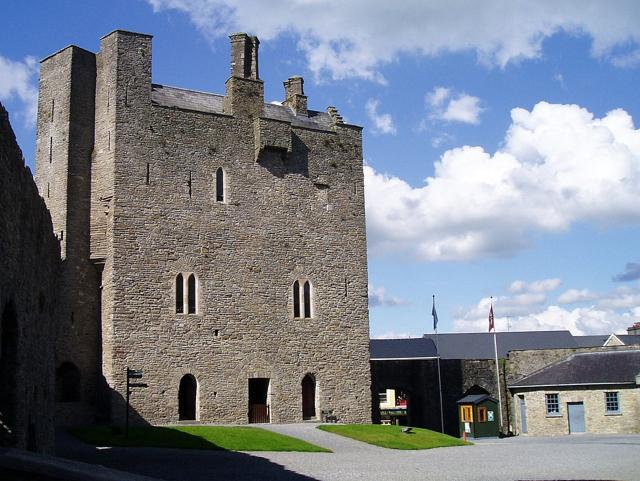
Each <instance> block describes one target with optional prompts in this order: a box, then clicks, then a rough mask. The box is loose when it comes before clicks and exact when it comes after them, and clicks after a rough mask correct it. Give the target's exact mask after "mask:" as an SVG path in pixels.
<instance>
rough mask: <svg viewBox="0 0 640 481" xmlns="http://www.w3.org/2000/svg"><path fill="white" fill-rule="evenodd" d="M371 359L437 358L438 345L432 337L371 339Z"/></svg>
mask: <svg viewBox="0 0 640 481" xmlns="http://www.w3.org/2000/svg"><path fill="white" fill-rule="evenodd" d="M369 342H370V344H369V345H370V348H371V360H372V361H375V360H392V359H393V360H402V359H435V358H436V357H437V354H436V345H435V344H434V343H433V341H432V340H431V339H425V338H423V337H415V338H411V339H371V341H369Z"/></svg>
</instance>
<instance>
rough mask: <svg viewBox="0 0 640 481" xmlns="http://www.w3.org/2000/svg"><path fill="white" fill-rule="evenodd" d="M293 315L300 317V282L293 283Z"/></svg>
mask: <svg viewBox="0 0 640 481" xmlns="http://www.w3.org/2000/svg"><path fill="white" fill-rule="evenodd" d="M293 317H300V283H299V282H298V281H295V282H294V283H293Z"/></svg>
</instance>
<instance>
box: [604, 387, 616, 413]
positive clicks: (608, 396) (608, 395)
mask: <svg viewBox="0 0 640 481" xmlns="http://www.w3.org/2000/svg"><path fill="white" fill-rule="evenodd" d="M604 405H605V410H606V412H607V414H611V413H619V412H620V397H619V395H618V392H617V391H615V392H605V393H604Z"/></svg>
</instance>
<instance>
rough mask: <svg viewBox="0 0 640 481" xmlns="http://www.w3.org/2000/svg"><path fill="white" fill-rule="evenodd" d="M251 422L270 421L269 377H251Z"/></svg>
mask: <svg viewBox="0 0 640 481" xmlns="http://www.w3.org/2000/svg"><path fill="white" fill-rule="evenodd" d="M249 422H250V423H268V422H271V421H270V413H269V379H268V378H262V377H259V378H253V379H249Z"/></svg>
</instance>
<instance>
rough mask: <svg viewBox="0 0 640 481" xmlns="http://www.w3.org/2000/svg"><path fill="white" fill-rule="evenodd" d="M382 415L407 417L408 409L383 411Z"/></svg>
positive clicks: (381, 411)
mask: <svg viewBox="0 0 640 481" xmlns="http://www.w3.org/2000/svg"><path fill="white" fill-rule="evenodd" d="M380 414H386V415H387V416H406V415H407V410H406V409H381V410H380Z"/></svg>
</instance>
